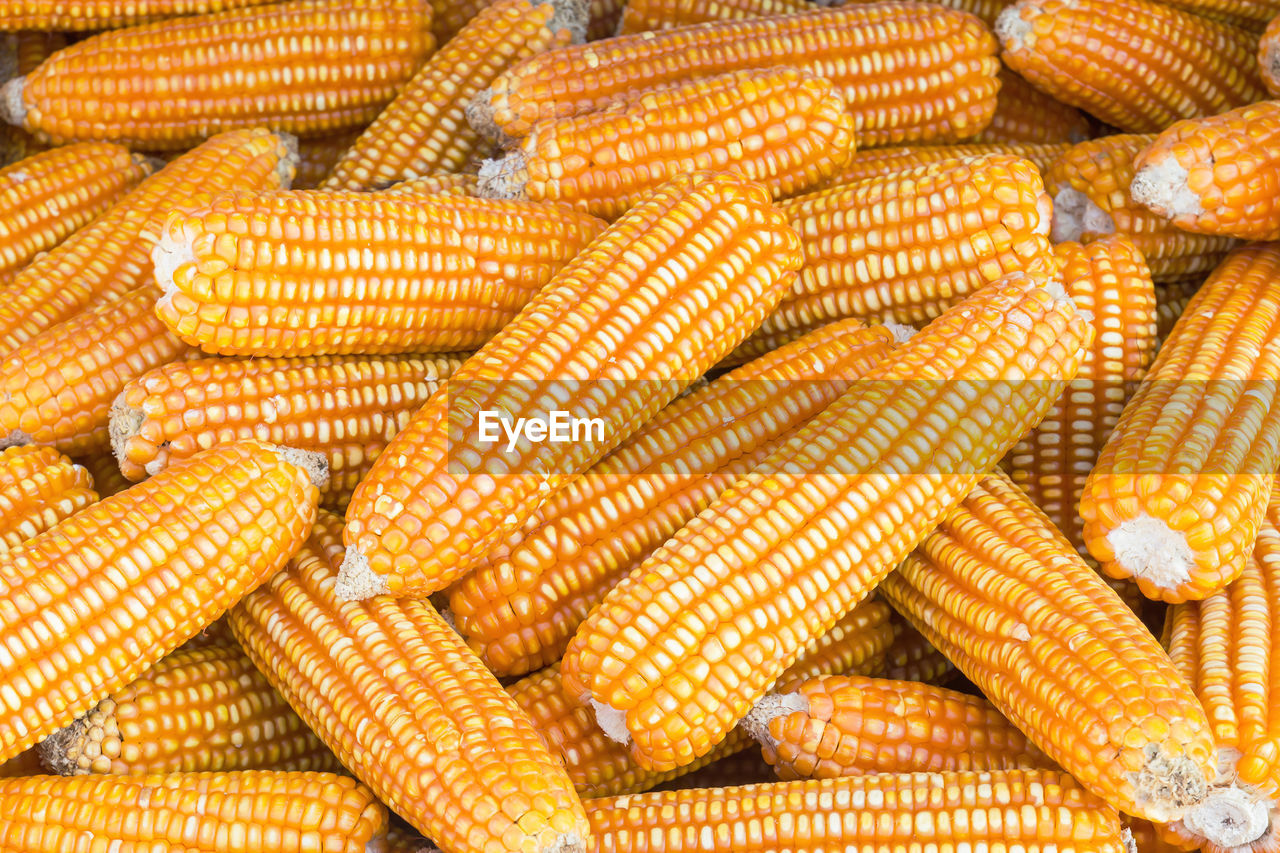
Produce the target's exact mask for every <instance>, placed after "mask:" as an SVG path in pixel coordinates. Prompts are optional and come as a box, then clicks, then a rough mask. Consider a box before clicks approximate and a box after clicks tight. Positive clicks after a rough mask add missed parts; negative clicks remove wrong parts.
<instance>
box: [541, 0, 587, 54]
mask: <svg viewBox="0 0 1280 853" xmlns="http://www.w3.org/2000/svg"><path fill="white" fill-rule="evenodd" d="M550 4H551V9H552V12H551V20H550V21H547V29H549V30H551V32H553V33H555V32H559V31H560V30H568V31H569V37H570V38H572V39H573V43H574V44H581V43H582V42H584V41H586V40H587V22H588V21H589V20H590V18H591V7H590V4H589V3H588V2H587V0H550Z"/></svg>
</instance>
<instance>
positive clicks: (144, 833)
mask: <svg viewBox="0 0 1280 853" xmlns="http://www.w3.org/2000/svg"><path fill="white" fill-rule="evenodd" d="M0 809H3V810H4V813H5V814H6V815H9V816H10V817H9V818H8V819H6V820H5V821H4V823H3V824H0V848H3V849H5V850H12V851H17V853H26V851H37V850H41V851H44V850H58V851H61V853H78V851H98V850H104V851H106V850H109V851H111V853H312V851H319V850H324V851H326V853H330V851H331V853H366V851H371V850H378V849H381V846H382V843H381V837H382V835H383V833H384V832H385V831H386V827H387V810H386V809H385V808H383V807H382V805H381V804H380V803H379V802H378V801H377V800H376V799H374V797H373V794H372V793H370V792H369V790H368V789H367V788H365V787H364V786H363V785H360V784H358V783H357V782H356V781H355V780H354V779H351V778H350V777H347V776H336V775H334V774H332V773H271V772H262V771H252V770H250V771H243V772H239V773H165V774H148V775H145V776H74V777H64V776H31V777H27V778H23V779H7V780H0Z"/></svg>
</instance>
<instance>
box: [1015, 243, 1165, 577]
mask: <svg viewBox="0 0 1280 853" xmlns="http://www.w3.org/2000/svg"><path fill="white" fill-rule="evenodd" d="M1054 254H1056V255H1057V257H1058V260H1059V261H1060V262H1061V264H1062V280H1063V281H1064V282H1066V290H1067V295H1068V296H1070V297H1071V301H1072V302H1074V303H1076V305H1077V306H1079V307H1080V309H1081V310H1082V311H1087V312H1089V313H1090V314H1091V315H1092V316H1093V321H1092V322H1093V327H1094V338H1093V345H1092V346H1090V347H1089V349H1088V350H1087V351H1086V352H1085V356H1084V361H1083V362H1082V363H1081V365H1080V372H1079V373H1078V374H1076V378H1075V379H1074V380H1072V382H1071V385H1070V386H1069V388H1068V389H1067V391H1066V393H1064V394H1063V395H1062V397H1061V398H1059V400H1058V401H1057V402H1056V403H1054V405H1053V408H1052V409H1050V410H1049V414H1047V415H1045V418H1044V421H1042V422H1041V424H1040V426H1038V427H1036V428H1035V429H1034V430H1032V431H1031V432H1029V433H1027V434H1026V435H1025V436H1023V437H1022V438H1021V439H1020V440H1019V441H1018V443H1017V444H1016V445H1014V448H1013V450H1012V451H1010V453H1009V455H1008V456H1007V457H1006V458H1005V469H1006V470H1007V471H1008V473H1009V475H1010V476H1011V477H1012V479H1013V481H1014V482H1015V483H1017V484H1018V487H1019V488H1021V489H1022V490H1023V491H1025V492H1026V493H1027V496H1028V497H1030V498H1031V500H1032V502H1033V503H1035V505H1036V506H1037V507H1039V508H1040V509H1041V510H1043V511H1044V513H1045V515H1047V516H1049V520H1050V521H1052V522H1053V524H1054V526H1055V527H1057V528H1058V530H1060V531H1061V532H1062V534H1063V535H1064V536H1065V537H1066V538H1067V541H1068V542H1070V543H1071V544H1072V546H1074V547H1075V549H1076V550H1077V551H1080V552H1085V543H1084V532H1083V524H1082V522H1081V521H1080V515H1079V507H1080V498H1081V496H1082V495H1083V494H1084V484H1085V481H1086V479H1088V476H1089V472H1090V471H1091V470H1093V466H1094V463H1095V462H1097V460H1098V454H1099V453H1101V452H1102V447H1103V445H1104V444H1105V443H1106V441H1107V438H1108V437H1109V436H1110V435H1111V432H1112V430H1114V429H1115V427H1116V424H1117V423H1118V422H1119V420H1120V413H1121V412H1123V411H1124V404H1125V401H1126V400H1128V398H1129V394H1130V393H1131V392H1132V390H1133V389H1134V388H1136V387H1137V383H1138V380H1140V379H1141V378H1142V375H1143V374H1144V373H1145V372H1146V370H1147V368H1148V367H1150V366H1151V361H1152V359H1153V358H1154V357H1155V351H1156V296H1155V287H1154V286H1153V285H1152V283H1151V272H1150V270H1148V269H1147V264H1146V262H1145V261H1144V260H1143V259H1142V253H1140V252H1139V251H1138V250H1137V248H1135V247H1134V245H1133V243H1132V242H1130V241H1129V240H1128V239H1127V238H1125V237H1118V236H1111V237H1106V238H1103V239H1101V240H1098V241H1096V242H1093V243H1089V244H1088V245H1081V244H1080V243H1059V244H1058V245H1057V246H1055V247H1054Z"/></svg>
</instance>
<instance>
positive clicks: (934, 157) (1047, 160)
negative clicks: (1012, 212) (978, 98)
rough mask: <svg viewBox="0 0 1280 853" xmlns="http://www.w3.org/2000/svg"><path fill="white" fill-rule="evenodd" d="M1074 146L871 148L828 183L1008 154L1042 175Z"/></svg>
mask: <svg viewBox="0 0 1280 853" xmlns="http://www.w3.org/2000/svg"><path fill="white" fill-rule="evenodd" d="M1070 147H1071V146H1070V145H1068V144H1067V143H1065V142H1055V143H1036V142H983V143H977V144H973V145H907V146H902V147H898V148H871V149H868V150H864V151H857V152H854V154H853V156H852V157H850V158H849V163H848V165H846V166H845V167H844V168H843V169H841V170H840V171H838V172H836V174H835V175H833V176H832V177H831V179H830V180H828V181H827V186H829V187H835V186H839V185H840V184H851V183H853V182H854V181H862V180H866V179H867V178H880V177H887V176H889V175H892V174H893V173H894V172H905V171H907V170H908V169H917V168H919V167H921V166H928V165H930V164H933V163H937V162H940V161H942V160H954V159H958V158H961V157H982V156H984V155H986V154H1007V155H1009V156H1010V157H1020V158H1022V159H1023V160H1030V161H1031V162H1032V163H1033V164H1035V167H1036V169H1037V170H1039V171H1040V172H1044V171H1045V170H1046V169H1048V168H1049V165H1050V164H1051V163H1053V161H1054V160H1057V159H1058V157H1060V156H1062V154H1064V153H1065V152H1066V151H1067V149H1068V148H1070Z"/></svg>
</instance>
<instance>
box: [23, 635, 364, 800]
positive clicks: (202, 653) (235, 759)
mask: <svg viewBox="0 0 1280 853" xmlns="http://www.w3.org/2000/svg"><path fill="white" fill-rule="evenodd" d="M40 753H41V755H42V756H43V758H44V763H45V766H46V767H48V768H49V769H50V770H51V771H52V772H54V773H59V774H61V775H63V776H73V775H74V776H79V775H84V774H88V773H115V774H129V773H134V774H136V773H177V772H184V773H191V772H200V771H214V770H327V771H332V772H341V771H342V766H341V765H340V764H338V762H337V760H336V759H335V758H334V757H333V753H331V752H329V750H327V749H325V747H324V744H322V743H321V742H320V740H319V739H318V738H316V736H315V735H314V734H312V733H311V730H310V729H308V728H307V726H306V724H305V723H303V722H302V720H300V719H299V718H298V715H297V714H295V713H293V711H292V710H291V709H290V708H289V705H288V703H286V702H285V701H284V699H282V698H281V697H280V695H279V694H278V693H276V692H275V690H273V689H272V687H271V684H270V683H269V682H268V681H267V680H266V679H265V678H264V677H263V676H262V674H261V673H259V672H258V671H257V670H256V669H254V667H253V664H252V663H251V662H250V661H249V659H248V658H247V657H245V656H244V652H242V651H240V648H239V647H238V646H236V645H234V644H232V645H216V644H215V645H205V646H198V647H184V648H181V649H178V650H177V651H175V652H173V653H172V654H170V655H167V656H166V657H165V658H163V659H162V660H160V661H159V662H158V663H156V664H155V666H153V667H151V668H150V669H148V670H147V671H146V672H145V673H143V674H142V675H141V676H140V677H139V678H138V679H137V680H135V681H132V682H130V683H129V684H127V685H126V686H124V687H123V688H121V689H120V690H117V691H115V692H114V693H112V694H111V695H110V696H108V697H107V698H106V699H103V700H102V701H101V702H99V703H98V704H97V705H95V706H94V707H93V708H92V709H90V711H89V712H88V713H87V714H84V715H83V716H81V717H80V718H78V719H77V720H76V721H75V722H73V723H72V724H71V725H69V726H67V727H66V728H64V729H62V730H60V731H57V732H54V733H53V734H52V735H50V736H49V737H47V738H45V739H44V740H43V741H41V743H40Z"/></svg>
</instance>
